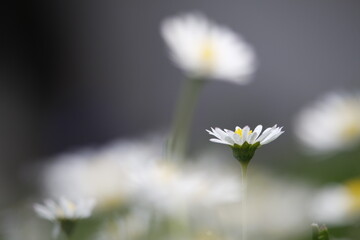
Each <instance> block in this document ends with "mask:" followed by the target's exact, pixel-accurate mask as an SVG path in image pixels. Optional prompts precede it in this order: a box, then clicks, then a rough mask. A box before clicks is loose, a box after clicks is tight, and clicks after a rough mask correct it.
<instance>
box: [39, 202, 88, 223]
mask: <svg viewBox="0 0 360 240" xmlns="http://www.w3.org/2000/svg"><path fill="white" fill-rule="evenodd" d="M94 206H95V200H94V199H81V200H78V201H70V200H69V199H66V198H60V199H59V201H58V202H56V201H54V200H51V199H47V200H45V201H44V204H35V205H34V210H35V212H36V213H37V214H38V215H39V216H40V217H41V218H44V219H47V220H50V221H57V220H59V221H63V220H77V219H83V218H88V217H90V216H91V212H92V210H93V208H94Z"/></svg>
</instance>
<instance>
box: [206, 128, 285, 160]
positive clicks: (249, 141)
mask: <svg viewBox="0 0 360 240" xmlns="http://www.w3.org/2000/svg"><path fill="white" fill-rule="evenodd" d="M262 129H263V127H262V125H258V126H257V127H256V128H255V129H254V131H252V130H250V128H249V127H248V126H245V127H244V128H240V127H236V128H235V131H231V130H228V129H224V130H221V129H220V128H215V129H214V128H211V131H210V130H206V131H207V132H208V133H209V134H210V135H213V136H215V137H216V138H211V139H210V141H211V142H215V143H221V144H226V145H229V146H231V148H232V149H233V154H234V157H235V158H236V159H238V160H239V161H240V162H243V163H246V164H247V163H248V162H249V161H250V160H251V158H252V157H253V156H254V153H255V151H256V149H257V148H258V147H259V146H261V145H265V144H268V143H270V142H272V141H274V140H275V139H276V138H278V137H279V136H280V135H281V134H282V133H283V132H284V131H282V127H277V125H275V126H273V127H271V128H267V129H265V131H263V132H261V131H262Z"/></svg>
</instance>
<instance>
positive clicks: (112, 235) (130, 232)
mask: <svg viewBox="0 0 360 240" xmlns="http://www.w3.org/2000/svg"><path fill="white" fill-rule="evenodd" d="M150 217H151V214H150V211H149V209H140V208H132V209H131V211H129V212H128V213H127V214H126V215H123V216H119V217H116V218H112V219H109V221H106V222H104V223H103V225H102V226H101V227H100V228H99V231H98V232H97V234H96V235H95V237H94V239H95V240H119V239H144V236H147V235H148V234H149V231H150Z"/></svg>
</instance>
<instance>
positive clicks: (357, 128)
mask: <svg viewBox="0 0 360 240" xmlns="http://www.w3.org/2000/svg"><path fill="white" fill-rule="evenodd" d="M295 133H296V135H297V137H298V138H299V139H300V141H301V142H302V143H303V144H304V145H305V146H306V147H308V149H309V150H310V151H313V152H315V153H326V152H333V151H338V150H345V149H348V148H351V147H353V146H354V145H356V144H358V143H359V141H360V94H347V93H329V94H327V95H325V96H324V97H322V98H321V99H320V100H319V101H317V102H316V103H314V104H313V105H312V106H310V107H307V108H305V109H304V110H302V111H301V112H300V114H299V115H298V117H297V119H296V121H295Z"/></svg>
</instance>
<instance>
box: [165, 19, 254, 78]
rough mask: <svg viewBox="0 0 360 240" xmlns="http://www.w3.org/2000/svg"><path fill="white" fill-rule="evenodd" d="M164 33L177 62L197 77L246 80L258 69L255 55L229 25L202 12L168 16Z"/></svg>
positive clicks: (173, 57) (188, 72)
mask: <svg viewBox="0 0 360 240" xmlns="http://www.w3.org/2000/svg"><path fill="white" fill-rule="evenodd" d="M161 34H162V36H163V38H164V40H165V42H166V44H167V45H168V47H169V49H170V54H171V58H172V60H173V61H174V62H175V64H176V65H177V66H178V67H179V68H181V69H182V70H183V71H185V72H186V73H187V75H189V76H190V77H194V78H215V79H224V80H228V81H232V82H236V83H245V82H247V81H248V80H249V75H251V74H252V73H253V72H254V71H255V54H254V51H253V49H252V48H251V47H250V46H249V45H248V44H247V43H245V42H244V40H243V39H242V38H241V37H240V36H238V35H237V34H235V33H234V32H233V31H231V30H230V29H228V28H227V27H224V26H220V25H218V24H216V23H214V22H212V21H210V20H208V19H207V18H206V17H205V16H203V15H202V14H199V13H195V14H185V15H182V16H177V17H173V18H170V19H166V20H165V21H164V22H163V23H162V26H161Z"/></svg>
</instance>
